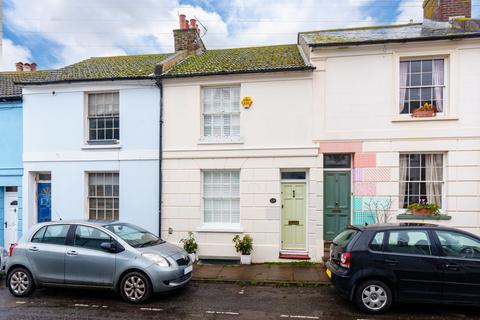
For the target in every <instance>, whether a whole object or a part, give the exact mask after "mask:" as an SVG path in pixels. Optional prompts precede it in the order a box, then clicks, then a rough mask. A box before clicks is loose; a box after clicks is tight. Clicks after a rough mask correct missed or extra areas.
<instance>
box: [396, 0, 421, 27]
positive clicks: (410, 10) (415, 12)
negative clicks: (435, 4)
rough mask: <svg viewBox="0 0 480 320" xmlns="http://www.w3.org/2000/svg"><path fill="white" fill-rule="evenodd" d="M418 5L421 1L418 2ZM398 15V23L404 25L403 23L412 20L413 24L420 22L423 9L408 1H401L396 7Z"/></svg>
mask: <svg viewBox="0 0 480 320" xmlns="http://www.w3.org/2000/svg"><path fill="white" fill-rule="evenodd" d="M418 2H419V3H420V2H421V1H418ZM398 10H399V11H400V14H399V15H398V16H397V22H398V23H405V21H410V20H413V22H422V20H423V8H422V7H421V6H418V4H415V5H414V4H412V2H411V1H410V2H409V1H405V0H402V1H401V2H400V5H399V7H398Z"/></svg>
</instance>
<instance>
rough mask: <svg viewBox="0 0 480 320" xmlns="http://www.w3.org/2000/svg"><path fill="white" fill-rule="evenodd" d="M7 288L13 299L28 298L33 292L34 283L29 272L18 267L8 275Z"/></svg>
mask: <svg viewBox="0 0 480 320" xmlns="http://www.w3.org/2000/svg"><path fill="white" fill-rule="evenodd" d="M7 287H8V290H10V293H11V294H13V295H14V296H15V297H28V296H29V295H31V294H32V293H33V291H34V290H35V283H34V281H33V277H32V274H31V273H30V271H28V270H27V269H26V268H24V267H18V268H15V269H13V270H12V271H10V272H9V273H8V276H7Z"/></svg>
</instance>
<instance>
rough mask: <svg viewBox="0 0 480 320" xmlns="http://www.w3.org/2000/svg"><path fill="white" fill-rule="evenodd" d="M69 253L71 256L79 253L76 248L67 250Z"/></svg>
mask: <svg viewBox="0 0 480 320" xmlns="http://www.w3.org/2000/svg"><path fill="white" fill-rule="evenodd" d="M67 255H69V256H76V255H78V252H77V251H75V250H68V251H67Z"/></svg>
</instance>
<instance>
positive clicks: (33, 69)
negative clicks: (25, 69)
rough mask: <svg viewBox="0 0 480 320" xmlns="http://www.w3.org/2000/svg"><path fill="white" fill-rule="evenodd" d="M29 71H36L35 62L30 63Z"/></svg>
mask: <svg viewBox="0 0 480 320" xmlns="http://www.w3.org/2000/svg"><path fill="white" fill-rule="evenodd" d="M30 69H31V70H32V71H37V64H36V63H35V62H32V63H30Z"/></svg>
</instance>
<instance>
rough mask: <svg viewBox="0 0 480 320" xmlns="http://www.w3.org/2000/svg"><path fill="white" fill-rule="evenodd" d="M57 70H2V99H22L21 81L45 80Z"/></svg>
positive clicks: (0, 91)
mask: <svg viewBox="0 0 480 320" xmlns="http://www.w3.org/2000/svg"><path fill="white" fill-rule="evenodd" d="M56 73H57V71H56V70H40V71H33V72H28V71H24V72H0V99H1V100H20V99H21V98H22V86H21V85H19V84H17V83H18V82H21V81H44V80H46V79H49V78H51V77H54V76H55V74H56Z"/></svg>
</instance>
